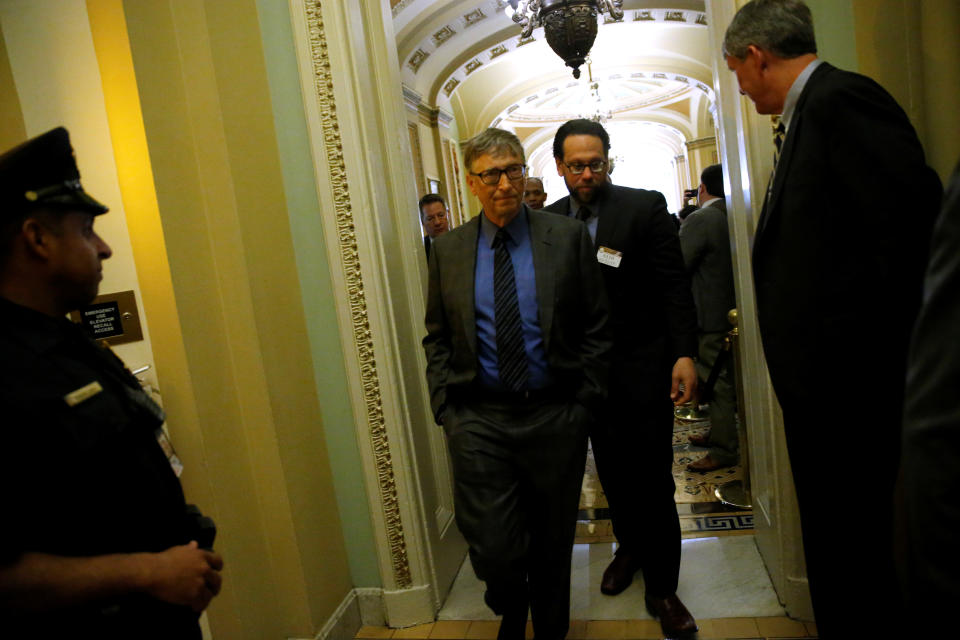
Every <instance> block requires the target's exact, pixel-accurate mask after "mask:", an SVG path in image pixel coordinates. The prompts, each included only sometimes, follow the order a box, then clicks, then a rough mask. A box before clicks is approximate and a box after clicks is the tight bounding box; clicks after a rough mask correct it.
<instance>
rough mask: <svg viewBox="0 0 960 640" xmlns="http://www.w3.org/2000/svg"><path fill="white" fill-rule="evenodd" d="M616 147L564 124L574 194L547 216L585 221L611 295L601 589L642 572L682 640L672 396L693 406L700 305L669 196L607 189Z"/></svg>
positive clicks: (689, 622)
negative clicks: (606, 552) (605, 548)
mask: <svg viewBox="0 0 960 640" xmlns="http://www.w3.org/2000/svg"><path fill="white" fill-rule="evenodd" d="M609 150H610V138H609V136H608V135H607V132H606V130H604V128H603V126H601V125H600V124H598V123H596V122H592V121H590V120H571V121H569V122H567V123H565V124H563V125H562V126H561V127H560V129H559V130H558V131H557V134H556V136H555V137H554V141H553V155H554V157H555V159H556V162H557V171H558V173H559V174H560V175H561V176H562V177H563V179H564V181H565V182H566V185H567V189H568V190H569V191H570V196H568V197H565V198H562V199H560V200H558V201H556V202H554V203H553V204H551V205H550V206H548V207H547V208H546V209H545V210H546V211H551V212H553V213H558V214H560V215H561V216H569V217H576V218H580V219H581V220H584V221H585V222H586V224H587V227H588V229H589V230H590V235H591V236H592V237H593V239H594V252H595V253H594V255H595V256H596V260H597V261H598V262H599V263H600V270H601V273H602V274H603V280H604V284H605V285H606V286H605V289H606V291H607V295H608V296H609V298H610V312H611V325H612V326H613V342H614V349H613V365H612V368H611V370H610V397H609V400H608V401H607V403H606V404H605V405H604V406H603V410H602V411H601V413H600V415H599V416H598V419H597V421H596V423H595V424H594V427H593V429H591V431H590V441H591V443H592V445H593V452H594V456H595V457H596V461H597V472H598V473H599V475H600V483H601V484H602V485H603V490H604V492H605V493H606V495H607V499H608V501H609V503H610V510H611V518H612V520H613V531H614V534H615V535H616V537H617V541H618V542H619V546H618V548H617V555H616V557H615V558H614V560H613V562H612V563H611V564H610V566H609V567H607V569H606V571H605V572H604V574H603V579H602V580H601V583H600V590H601V591H602V592H603V593H605V594H607V595H616V594H618V593H620V592H621V591H623V590H624V589H626V588H627V587H628V586H629V585H630V583H631V581H632V580H633V576H634V574H635V573H636V572H637V571H638V570H641V569H642V570H643V577H644V583H645V587H646V594H645V599H646V604H647V608H648V609H649V610H650V612H651V613H652V614H653V615H654V616H656V617H658V618H659V619H660V623H661V625H662V627H663V630H664V633H665V634H667V635H668V636H670V637H676V636H683V635H689V634H692V633H694V632H696V630H697V625H696V622H695V621H694V619H693V616H691V615H690V612H689V611H687V609H686V607H684V606H683V603H682V602H681V601H680V599H679V598H678V597H677V594H676V591H677V581H678V578H679V574H680V521H679V518H678V517H677V506H676V503H675V502H674V497H673V496H674V492H675V484H674V480H673V473H672V470H673V402H671V400H673V401H674V402H677V403H682V402H686V401H687V400H688V399H689V398H690V397H691V396H692V393H693V391H694V390H695V388H696V381H697V372H696V368H695V366H694V361H693V358H694V356H696V353H697V319H696V310H695V309H694V306H693V297H692V296H691V293H690V278H689V276H688V275H687V272H686V269H685V268H684V265H683V255H682V254H681V252H680V242H679V239H678V238H677V227H676V224H675V223H674V222H673V220H671V218H670V214H669V213H668V212H667V203H666V200H664V198H663V195H661V194H660V193H658V192H656V191H644V190H641V189H629V188H627V187H620V186H615V185H613V184H610V183H609V181H608V180H607V176H606V169H607V164H608V162H609V154H608V152H609ZM681 386H682V389H683V390H682V391H681Z"/></svg>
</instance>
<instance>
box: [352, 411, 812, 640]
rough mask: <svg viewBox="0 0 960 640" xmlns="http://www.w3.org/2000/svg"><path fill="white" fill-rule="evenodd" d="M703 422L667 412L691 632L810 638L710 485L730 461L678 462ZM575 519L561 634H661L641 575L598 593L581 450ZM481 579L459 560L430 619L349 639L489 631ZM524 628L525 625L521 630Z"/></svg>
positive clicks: (602, 537)
mask: <svg viewBox="0 0 960 640" xmlns="http://www.w3.org/2000/svg"><path fill="white" fill-rule="evenodd" d="M708 428H709V423H708V422H681V421H679V420H678V421H677V422H676V424H675V427H674V458H675V463H674V471H673V475H674V480H675V482H676V486H677V491H676V494H675V499H676V502H677V510H678V513H679V514H680V521H681V529H682V535H683V541H682V547H681V549H682V551H681V566H680V587H679V589H678V590H677V595H679V596H680V599H681V600H683V602H684V604H686V606H687V608H688V609H689V610H690V612H691V613H692V614H693V615H694V617H696V619H697V622H698V624H699V625H700V632H699V633H698V634H697V636H696V638H698V639H699V640H726V639H733V638H737V639H764V638H765V639H771V640H772V639H774V638H811V637H816V626H815V625H814V624H813V623H803V622H798V621H796V620H791V619H790V618H787V617H786V613H785V611H784V609H783V607H781V606H780V603H779V601H778V600H777V595H776V592H775V591H774V589H773V585H772V584H771V583H770V577H769V575H768V574H767V571H766V568H765V567H764V565H763V560H762V559H761V557H760V554H759V552H758V551H757V547H756V544H755V541H754V537H753V535H752V532H753V513H752V512H751V511H739V510H734V509H731V508H729V507H727V506H725V505H723V504H721V503H720V502H719V501H718V500H717V499H716V497H715V496H714V493H713V489H714V487H715V486H716V485H718V484H722V483H724V482H728V481H731V480H737V479H739V478H740V468H739V466H735V467H731V468H726V469H720V470H718V471H716V472H711V473H704V474H701V473H691V472H688V471H686V468H685V467H686V464H687V463H689V462H690V461H692V460H695V459H697V458H699V457H700V456H701V455H703V453H705V450H704V449H699V448H697V447H693V446H691V445H690V443H689V441H688V439H687V436H688V435H690V434H691V433H703V432H705V431H706V430H707V429H708ZM580 508H581V511H580V520H579V522H578V523H577V544H576V545H575V546H574V550H573V561H572V569H571V597H570V617H571V620H572V622H571V628H570V632H569V634H568V635H567V638H568V639H570V640H633V639H646V638H663V634H662V632H661V631H660V624H659V623H658V622H657V621H655V620H653V619H651V617H650V616H649V614H648V613H647V611H646V608H645V607H644V604H643V579H642V577H641V576H640V575H639V574H638V575H637V577H636V579H635V580H634V583H633V584H632V585H630V587H629V588H628V589H627V590H626V591H624V592H623V593H621V594H619V595H617V596H605V595H602V594H601V593H600V587H599V585H600V578H601V576H602V574H603V571H604V569H605V568H606V567H607V565H608V564H609V563H610V560H611V559H612V557H613V552H614V550H615V549H616V544H615V542H614V537H613V533H612V530H611V527H610V521H609V519H608V517H609V513H608V508H607V501H606V496H605V495H604V494H603V489H602V487H601V486H600V483H599V481H598V480H597V475H596V468H595V465H594V463H593V456H592V455H589V456H588V460H587V468H586V473H585V475H584V481H583V491H582V493H581V501H580ZM483 591H484V585H483V583H482V582H481V581H479V580H478V579H477V578H476V576H475V575H474V573H473V569H472V568H471V566H470V562H469V560H468V559H466V560H464V563H463V565H462V566H461V568H460V572H459V574H458V575H457V578H456V580H455V581H454V584H453V588H452V589H451V591H450V594H449V595H448V597H447V600H446V602H445V603H444V605H443V608H442V609H441V610H440V612H439V613H438V615H437V618H438V619H437V622H435V623H430V624H426V625H421V626H418V627H412V628H409V629H396V630H395V629H388V628H385V627H363V628H362V629H361V630H360V632H359V633H358V634H357V637H358V638H431V639H437V640H461V639H473V640H485V639H488V638H496V634H497V629H498V627H499V621H498V620H497V617H496V616H494V615H493V612H492V611H490V609H489V608H487V606H486V605H485V604H484V602H483ZM527 637H528V638H530V637H532V629H530V628H529V625H528V629H527Z"/></svg>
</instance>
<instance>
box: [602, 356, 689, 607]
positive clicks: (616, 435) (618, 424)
mask: <svg viewBox="0 0 960 640" xmlns="http://www.w3.org/2000/svg"><path fill="white" fill-rule="evenodd" d="M590 442H591V443H592V445H593V455H594V457H595V459H596V461H597V474H598V475H599V476H600V484H601V485H603V491H604V493H605V494H606V496H607V501H608V502H609V504H610V516H611V519H612V520H613V533H614V535H615V536H616V538H617V542H619V544H620V546H619V548H618V549H617V553H618V554H619V553H629V554H630V555H631V556H632V557H633V558H634V559H635V560H636V561H638V562H639V564H640V568H641V569H642V571H643V579H644V583H645V585H646V592H647V594H649V595H650V596H653V597H658V598H662V597H666V596H668V595H670V594H672V593H674V592H676V590H677V581H678V579H679V576H680V519H679V517H678V516H677V505H676V502H675V501H674V492H675V490H676V489H675V483H674V480H673V403H672V402H671V400H670V369H669V368H666V369H665V371H661V372H659V374H650V375H643V374H641V375H629V376H628V375H625V374H624V373H621V372H618V371H617V368H616V367H615V368H614V371H613V373H612V374H611V384H610V395H609V398H608V400H607V403H606V405H605V409H604V410H603V411H602V412H601V414H600V415H599V416H597V421H596V423H595V424H594V426H593V428H592V429H591V430H590Z"/></svg>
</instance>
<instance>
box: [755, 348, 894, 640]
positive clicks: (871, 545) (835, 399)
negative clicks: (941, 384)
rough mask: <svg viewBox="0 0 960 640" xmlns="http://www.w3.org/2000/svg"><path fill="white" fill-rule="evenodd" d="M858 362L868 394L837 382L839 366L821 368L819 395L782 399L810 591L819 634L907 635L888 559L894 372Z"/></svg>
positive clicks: (845, 636) (823, 636)
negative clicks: (829, 369) (829, 368)
mask: <svg viewBox="0 0 960 640" xmlns="http://www.w3.org/2000/svg"><path fill="white" fill-rule="evenodd" d="M853 361H856V360H853ZM836 368H837V369H840V370H842V369H843V368H842V367H836ZM858 368H859V369H860V373H859V374H858V375H862V376H864V378H865V381H867V382H869V383H872V385H873V386H872V387H871V389H870V390H868V388H867V386H868V385H867V384H856V383H853V384H851V383H850V382H849V378H847V385H846V388H844V387H842V386H840V385H841V383H842V380H841V378H842V377H843V374H842V373H841V372H825V375H824V376H823V378H824V379H823V381H822V391H823V393H820V394H818V396H817V397H814V398H807V399H806V400H805V401H794V399H791V398H790V397H789V396H786V397H784V398H783V399H782V400H781V404H783V419H784V428H785V433H786V440H787V449H788V452H789V456H790V465H791V467H792V470H793V478H794V485H795V486H796V490H797V501H798V504H799V507H800V523H801V527H802V531H803V547H804V556H805V558H806V564H807V577H808V579H809V585H810V595H811V598H812V600H813V610H814V615H815V616H816V621H817V630H818V632H819V637H820V638H821V639H823V640H833V639H844V640H846V639H849V638H874V637H877V638H880V637H911V636H912V634H908V633H905V632H904V631H903V630H902V629H901V628H900V625H902V616H903V606H902V604H901V597H900V590H899V587H898V582H897V578H896V573H895V569H894V555H893V493H894V485H895V483H896V476H897V468H898V460H899V441H900V424H901V414H902V407H903V402H902V397H903V391H902V388H901V385H902V382H901V383H900V384H898V383H897V382H898V380H901V379H902V378H901V376H900V375H899V374H898V373H896V372H891V371H885V370H884V369H883V368H882V363H874V364H873V366H866V367H858ZM871 373H872V374H873V375H871ZM834 377H836V378H837V379H835V380H832V379H831V378H834ZM774 385H775V388H776V383H774ZM851 387H854V388H851ZM837 390H842V392H840V393H837ZM780 395H782V394H780V393H779V392H778V396H780ZM850 400H854V401H853V402H850ZM862 463H869V466H864V464H862Z"/></svg>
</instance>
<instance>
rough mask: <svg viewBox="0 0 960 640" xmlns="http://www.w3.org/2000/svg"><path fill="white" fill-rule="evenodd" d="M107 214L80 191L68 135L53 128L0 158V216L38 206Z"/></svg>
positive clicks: (58, 128)
mask: <svg viewBox="0 0 960 640" xmlns="http://www.w3.org/2000/svg"><path fill="white" fill-rule="evenodd" d="M48 206H49V207H54V208H57V209H73V210H77V211H86V212H89V213H92V214H93V215H100V214H101V213H106V212H107V207H105V206H104V205H102V204H101V203H99V202H97V201H96V200H94V199H93V198H91V197H90V196H89V195H87V192H86V191H84V190H83V186H81V184H80V172H79V171H78V170H77V161H76V158H75V157H74V155H73V148H72V147H71V146H70V134H68V133H67V130H66V129H64V128H63V127H57V128H56V129H53V130H52V131H48V132H46V133H44V134H42V135H39V136H37V137H36V138H31V139H30V140H27V141H26V142H24V143H23V144H21V145H19V146H16V147H14V148H13V149H10V150H9V151H7V152H6V153H4V154H3V155H0V217H7V216H9V215H11V214H17V213H21V212H23V211H28V210H31V209H37V208H40V207H48Z"/></svg>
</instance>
